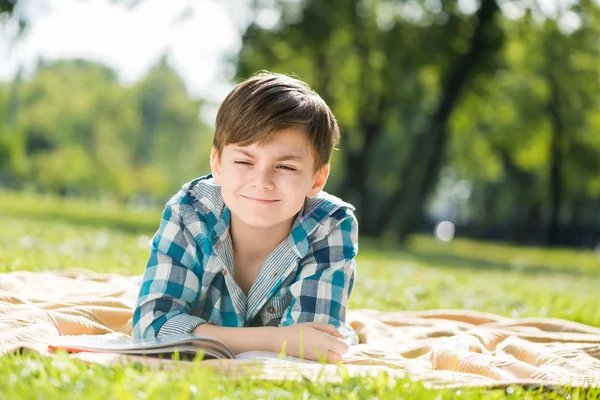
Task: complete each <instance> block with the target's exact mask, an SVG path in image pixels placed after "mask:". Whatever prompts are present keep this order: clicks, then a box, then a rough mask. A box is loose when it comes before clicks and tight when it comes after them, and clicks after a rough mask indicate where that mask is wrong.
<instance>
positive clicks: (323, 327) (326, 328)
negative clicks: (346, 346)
mask: <svg viewBox="0 0 600 400" xmlns="http://www.w3.org/2000/svg"><path fill="white" fill-rule="evenodd" d="M313 324H314V325H312V326H313V328H315V329H317V330H320V331H321V332H326V333H329V334H330V335H332V336H335V337H339V338H340V339H345V338H346V337H345V336H344V335H343V334H342V333H340V331H338V330H337V328H336V327H335V326H333V325H331V324H321V323H318V322H313Z"/></svg>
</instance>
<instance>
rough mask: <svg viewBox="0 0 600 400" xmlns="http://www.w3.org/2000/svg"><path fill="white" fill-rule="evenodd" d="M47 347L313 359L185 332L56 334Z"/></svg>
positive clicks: (161, 354)
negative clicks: (234, 346) (240, 349)
mask: <svg viewBox="0 0 600 400" xmlns="http://www.w3.org/2000/svg"><path fill="white" fill-rule="evenodd" d="M48 350H50V351H56V350H65V351H68V352H73V353H79V352H84V351H87V352H95V353H118V354H129V355H136V356H147V357H161V358H173V356H174V355H175V354H176V353H178V354H179V359H180V360H193V359H194V358H195V357H196V355H198V353H203V354H204V359H205V360H208V359H246V360H256V361H267V360H269V361H273V360H276V361H296V362H307V363H316V362H315V361H308V360H301V359H299V358H295V357H291V356H286V355H281V354H278V353H272V352H267V351H249V352H245V353H240V354H237V355H236V354H235V353H234V352H233V351H232V350H231V349H230V348H229V346H227V345H226V344H225V343H223V342H222V341H221V340H219V339H217V338H215V337H212V336H206V335H199V334H196V333H187V334H183V335H172V336H167V337H162V338H153V339H129V338H114V337H106V336H104V335H80V336H59V337H57V338H56V339H55V340H54V341H53V342H51V343H50V344H49V345H48Z"/></svg>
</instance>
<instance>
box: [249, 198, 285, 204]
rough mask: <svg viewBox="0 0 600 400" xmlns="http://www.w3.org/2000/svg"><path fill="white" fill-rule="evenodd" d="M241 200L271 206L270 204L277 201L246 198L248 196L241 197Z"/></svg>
mask: <svg viewBox="0 0 600 400" xmlns="http://www.w3.org/2000/svg"><path fill="white" fill-rule="evenodd" d="M242 197H243V198H245V199H247V200H250V201H252V202H254V203H258V204H271V203H275V202H277V201H279V200H268V199H255V198H253V197H248V196H242Z"/></svg>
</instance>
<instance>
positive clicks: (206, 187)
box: [183, 174, 354, 258]
mask: <svg viewBox="0 0 600 400" xmlns="http://www.w3.org/2000/svg"><path fill="white" fill-rule="evenodd" d="M183 189H184V190H185V191H186V194H187V196H189V197H190V199H191V201H192V204H194V207H195V208H196V210H197V211H198V212H200V213H201V214H202V215H203V216H204V218H205V220H206V222H207V223H208V225H209V238H210V240H211V244H212V245H213V246H214V245H215V244H217V242H220V241H223V240H224V239H225V237H226V235H228V234H229V225H230V223H231V211H230V210H229V208H227V206H226V205H225V202H224V201H223V196H222V195H221V186H220V185H218V184H217V183H215V181H214V179H213V177H212V174H208V175H206V176H203V177H200V178H196V179H194V180H193V181H191V182H189V183H188V184H186V185H184V187H183ZM340 208H348V209H349V210H351V211H353V210H354V206H352V205H351V204H349V203H346V202H345V201H343V200H341V199H340V198H338V197H336V196H333V195H330V194H329V193H326V192H323V191H321V192H320V193H318V194H317V195H316V196H314V197H312V198H310V199H309V198H307V199H306V200H305V201H304V204H303V206H302V208H301V209H300V211H299V212H298V214H297V215H296V219H295V220H294V224H293V225H292V230H291V232H290V235H289V236H288V240H290V242H291V243H290V244H291V245H292V247H293V249H294V251H295V253H296V254H297V255H298V257H300V258H302V257H304V256H305V255H306V254H307V253H308V249H309V242H308V237H309V236H310V235H311V234H312V233H313V232H314V231H315V230H316V229H317V228H318V227H319V225H321V224H322V223H323V222H324V221H325V220H326V219H327V218H329V217H330V216H331V215H332V214H333V213H334V212H336V211H337V210H338V209H340Z"/></svg>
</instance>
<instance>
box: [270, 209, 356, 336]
mask: <svg viewBox="0 0 600 400" xmlns="http://www.w3.org/2000/svg"><path fill="white" fill-rule="evenodd" d="M357 252H358V223H357V221H356V218H355V217H354V214H353V213H352V212H351V211H347V212H346V213H345V215H344V217H343V219H342V220H341V222H340V223H339V224H338V225H337V226H336V227H335V228H334V230H333V231H331V232H330V233H329V235H328V236H327V237H325V238H323V239H321V240H319V241H317V242H315V243H313V244H312V245H311V248H310V250H309V253H308V254H307V255H306V256H305V257H304V258H303V259H302V261H301V262H300V265H299V271H298V276H297V278H296V282H294V283H293V284H292V285H291V286H290V291H291V293H292V302H291V305H290V307H289V308H288V309H287V310H286V312H285V313H284V315H283V317H282V319H281V326H290V325H292V324H297V323H302V322H319V323H323V324H331V325H333V326H335V327H336V328H337V329H339V330H340V332H341V333H342V334H343V335H344V336H345V337H346V341H347V342H348V344H357V343H358V336H357V335H356V333H355V332H354V330H352V328H351V327H350V326H348V325H347V324H346V304H347V303H348V298H349V297H350V294H351V292H352V287H353V285H354V276H355V273H356V263H355V261H354V257H355V256H356V254H357Z"/></svg>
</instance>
